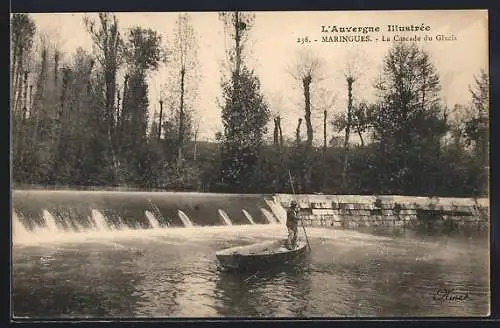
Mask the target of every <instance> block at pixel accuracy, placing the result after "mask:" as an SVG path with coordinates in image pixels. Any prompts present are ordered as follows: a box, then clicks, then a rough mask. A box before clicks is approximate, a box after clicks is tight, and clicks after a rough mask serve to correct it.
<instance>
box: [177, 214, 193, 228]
mask: <svg viewBox="0 0 500 328" xmlns="http://www.w3.org/2000/svg"><path fill="white" fill-rule="evenodd" d="M177 213H178V214H179V218H180V219H181V221H182V223H183V224H184V226H185V227H193V226H194V224H193V222H191V219H190V218H189V216H187V215H186V213H184V212H183V211H181V210H178V212H177Z"/></svg>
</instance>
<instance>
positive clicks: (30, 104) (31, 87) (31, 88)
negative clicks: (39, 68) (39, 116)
mask: <svg viewBox="0 0 500 328" xmlns="http://www.w3.org/2000/svg"><path fill="white" fill-rule="evenodd" d="M29 97H30V99H29V103H28V106H29V107H28V108H29V113H30V117H31V114H32V111H33V85H30V96H29Z"/></svg>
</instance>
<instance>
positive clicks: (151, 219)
mask: <svg viewBox="0 0 500 328" xmlns="http://www.w3.org/2000/svg"><path fill="white" fill-rule="evenodd" d="M144 213H145V214H146V217H147V218H148V221H149V225H150V226H151V228H153V229H156V228H161V226H160V223H159V222H158V220H157V219H156V218H155V216H154V214H153V213H151V212H150V211H146V212H144Z"/></svg>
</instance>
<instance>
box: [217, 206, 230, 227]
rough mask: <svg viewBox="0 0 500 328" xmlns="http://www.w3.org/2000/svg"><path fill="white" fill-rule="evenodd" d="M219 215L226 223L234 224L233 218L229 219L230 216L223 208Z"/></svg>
mask: <svg viewBox="0 0 500 328" xmlns="http://www.w3.org/2000/svg"><path fill="white" fill-rule="evenodd" d="M219 216H220V217H221V218H222V219H223V220H224V222H225V223H226V225H233V222H231V219H229V216H228V215H227V213H226V212H224V211H223V210H221V209H219Z"/></svg>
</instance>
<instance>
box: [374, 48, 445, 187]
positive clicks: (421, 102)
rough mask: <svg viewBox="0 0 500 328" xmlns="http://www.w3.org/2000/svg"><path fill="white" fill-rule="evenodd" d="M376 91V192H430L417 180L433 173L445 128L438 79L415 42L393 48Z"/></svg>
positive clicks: (428, 58) (425, 55)
mask: <svg viewBox="0 0 500 328" xmlns="http://www.w3.org/2000/svg"><path fill="white" fill-rule="evenodd" d="M375 88H376V90H377V94H378V97H379V100H378V103H377V105H376V108H375V111H374V115H373V122H372V123H373V130H372V131H373V138H374V141H375V143H376V145H377V147H378V155H377V159H378V162H377V167H378V168H379V173H380V183H381V187H380V188H382V190H383V191H389V192H412V193H419V192H428V191H429V190H423V189H425V184H424V183H422V181H421V180H422V179H420V177H421V176H424V175H426V174H427V176H428V177H429V178H430V176H432V175H433V174H436V171H435V170H434V165H435V163H436V162H437V158H438V156H439V151H440V143H441V139H442V137H443V135H444V134H445V133H446V128H447V127H446V122H445V119H444V115H443V112H442V110H441V107H440V104H439V91H440V84H439V76H438V73H437V70H436V69H435V67H434V66H433V65H432V62H431V59H430V56H429V55H428V54H427V53H426V52H425V51H423V50H421V49H420V48H418V46H417V45H416V44H414V43H412V44H408V43H398V44H395V45H394V46H393V47H392V48H391V49H389V52H388V54H387V55H386V57H385V58H384V66H383V71H382V74H381V77H380V79H379V81H378V83H377V84H376V85H375ZM431 163H432V164H431Z"/></svg>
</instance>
